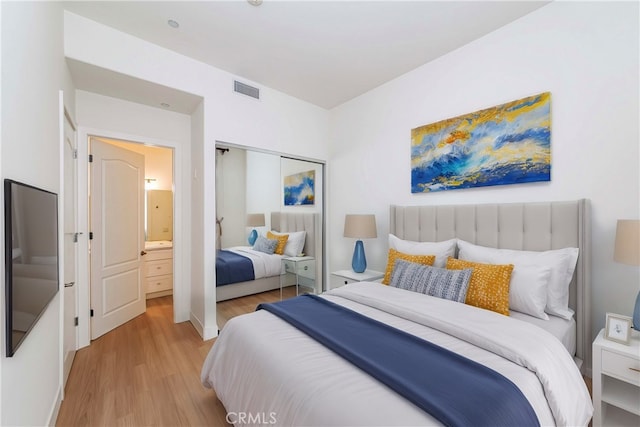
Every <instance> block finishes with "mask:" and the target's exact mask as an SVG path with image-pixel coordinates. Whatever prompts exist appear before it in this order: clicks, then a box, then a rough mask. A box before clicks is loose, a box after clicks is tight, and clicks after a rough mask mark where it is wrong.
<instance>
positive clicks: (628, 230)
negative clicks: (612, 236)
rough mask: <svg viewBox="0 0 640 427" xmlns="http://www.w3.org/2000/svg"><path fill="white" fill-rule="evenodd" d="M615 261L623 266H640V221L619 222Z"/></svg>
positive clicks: (623, 220) (614, 254)
mask: <svg viewBox="0 0 640 427" xmlns="http://www.w3.org/2000/svg"><path fill="white" fill-rule="evenodd" d="M613 260H614V261H617V262H620V263H623V264H629V265H640V220H637V219H619V220H618V226H617V227H616V247H615V250H614V252H613Z"/></svg>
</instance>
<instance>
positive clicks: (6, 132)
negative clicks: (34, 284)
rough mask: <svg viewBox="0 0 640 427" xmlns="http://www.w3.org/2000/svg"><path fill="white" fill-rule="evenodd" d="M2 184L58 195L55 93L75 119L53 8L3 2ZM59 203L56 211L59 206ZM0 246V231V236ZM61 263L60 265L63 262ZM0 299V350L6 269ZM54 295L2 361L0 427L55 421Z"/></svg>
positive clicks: (57, 305) (58, 355)
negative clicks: (61, 93)
mask: <svg viewBox="0 0 640 427" xmlns="http://www.w3.org/2000/svg"><path fill="white" fill-rule="evenodd" d="M1 8H2V29H1V31H2V120H1V122H2V136H1V137H2V145H1V156H0V157H1V158H2V178H11V179H15V180H18V181H22V182H26V183H28V184H31V185H34V186H37V187H40V188H44V189H47V190H49V191H53V192H55V193H58V192H59V191H60V190H61V188H60V150H61V148H60V147H61V138H60V132H61V130H60V118H61V114H60V113H61V111H60V107H59V91H60V90H64V93H65V105H66V107H67V109H68V110H69V112H70V114H71V115H72V116H73V114H74V111H75V105H74V102H73V98H72V96H71V94H72V93H73V86H72V83H71V78H70V75H69V72H68V70H67V68H66V64H65V62H64V55H63V12H62V8H61V6H60V5H59V4H57V3H35V2H28V3H27V2H2V5H1ZM60 205H61V203H59V206H60ZM0 235H1V236H2V237H0V241H3V240H4V230H3V229H2V230H0ZM61 263H62V260H61ZM2 269H3V272H2V283H3V285H2V288H3V289H2V291H1V292H0V318H1V319H2V320H1V323H2V327H0V330H1V331H2V346H3V348H4V342H5V339H4V319H5V314H6V313H5V310H4V307H5V300H4V295H5V293H4V266H3V267H2ZM61 312H62V300H61V298H60V293H58V295H56V297H55V298H54V299H53V301H52V302H51V303H50V304H49V306H48V307H47V309H46V310H45V311H44V313H43V315H42V317H41V318H40V319H39V320H38V322H37V323H36V325H35V326H34V328H33V329H32V330H31V332H30V333H29V335H28V336H27V338H26V339H25V341H24V342H23V343H22V345H21V346H20V348H18V350H17V352H16V353H15V355H14V356H13V357H12V358H5V357H4V351H3V356H2V358H1V359H0V369H1V371H2V376H1V380H0V381H1V400H0V409H1V411H0V412H1V415H0V424H2V425H46V424H48V423H50V422H53V421H55V415H56V413H57V409H58V407H59V406H58V405H59V403H60V398H61V393H62V387H61V384H62V377H61V373H62V364H61V363H62V362H61V359H62V350H61V328H60V326H61V321H60V319H61Z"/></svg>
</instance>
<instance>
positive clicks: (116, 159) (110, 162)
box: [90, 139, 146, 339]
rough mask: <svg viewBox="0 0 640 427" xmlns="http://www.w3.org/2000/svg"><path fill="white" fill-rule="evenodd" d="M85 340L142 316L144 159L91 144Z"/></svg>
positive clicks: (92, 141) (143, 305)
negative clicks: (88, 326)
mask: <svg viewBox="0 0 640 427" xmlns="http://www.w3.org/2000/svg"><path fill="white" fill-rule="evenodd" d="M90 148H91V154H92V155H93V162H92V163H91V164H90V167H91V172H90V173H91V175H90V176H91V185H90V209H91V214H90V219H91V228H90V229H91V232H92V233H93V239H92V240H91V241H90V242H91V244H90V247H91V309H92V310H93V317H92V319H91V339H96V338H98V337H99V336H101V335H103V334H105V333H106V332H109V331H110V330H112V329H114V328H116V327H118V326H120V325H121V324H123V323H125V322H127V321H129V320H131V319H133V318H134V317H136V316H138V315H140V314H142V313H144V311H145V310H146V299H145V293H144V289H143V283H142V268H141V267H142V251H143V249H144V156H143V155H141V154H138V153H134V152H133V151H129V150H125V149H124V148H120V147H116V146H114V145H110V144H107V143H104V142H100V141H96V140H95V139H92V140H91V147H90Z"/></svg>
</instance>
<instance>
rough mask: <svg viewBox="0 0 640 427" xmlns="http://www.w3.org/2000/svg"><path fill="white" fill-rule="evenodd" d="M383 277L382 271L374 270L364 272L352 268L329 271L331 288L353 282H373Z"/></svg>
mask: <svg viewBox="0 0 640 427" xmlns="http://www.w3.org/2000/svg"><path fill="white" fill-rule="evenodd" d="M383 277H384V273H383V272H380V271H375V270H365V271H364V273H356V272H355V271H353V270H340V271H334V272H333V273H331V289H334V288H339V287H340V286H344V285H348V284H349V283H354V282H375V281H376V280H380V279H382V278H383Z"/></svg>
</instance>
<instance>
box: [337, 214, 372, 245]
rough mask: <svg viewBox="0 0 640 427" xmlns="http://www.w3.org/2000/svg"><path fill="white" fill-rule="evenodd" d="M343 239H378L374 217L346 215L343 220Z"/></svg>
mask: <svg viewBox="0 0 640 427" xmlns="http://www.w3.org/2000/svg"><path fill="white" fill-rule="evenodd" d="M344 237H353V238H356V239H373V238H376V237H378V233H377V230H376V216H375V215H347V216H345V218H344Z"/></svg>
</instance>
